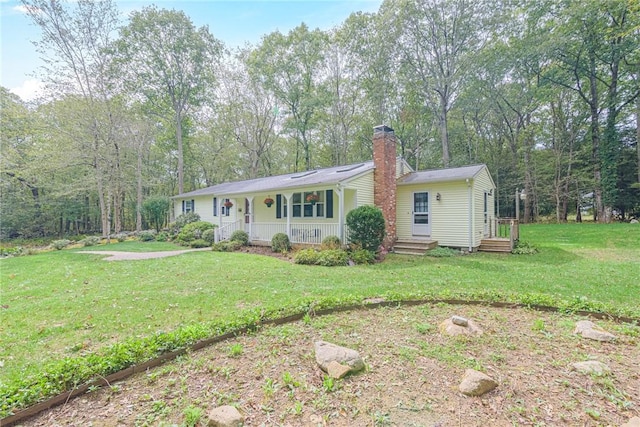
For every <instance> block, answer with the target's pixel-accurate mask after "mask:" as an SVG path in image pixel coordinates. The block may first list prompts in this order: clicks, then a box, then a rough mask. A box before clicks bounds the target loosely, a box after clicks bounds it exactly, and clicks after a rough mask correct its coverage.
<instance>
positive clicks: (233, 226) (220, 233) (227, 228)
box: [215, 219, 244, 243]
mask: <svg viewBox="0 0 640 427" xmlns="http://www.w3.org/2000/svg"><path fill="white" fill-rule="evenodd" d="M215 230H216V232H215V242H216V243H218V242H221V241H223V240H229V238H230V237H231V235H232V234H233V232H234V231H236V230H244V219H239V220H237V221H234V222H230V223H229V224H225V225H223V226H222V227H218V228H216V229H215Z"/></svg>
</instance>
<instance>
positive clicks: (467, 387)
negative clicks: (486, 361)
mask: <svg viewBox="0 0 640 427" xmlns="http://www.w3.org/2000/svg"><path fill="white" fill-rule="evenodd" d="M496 387H498V383H497V382H496V381H495V380H494V379H493V378H491V377H490V376H488V375H486V374H483V373H482V372H478V371H475V370H473V369H467V370H466V371H465V372H464V377H463V378H462V382H461V383H460V386H459V387H458V389H459V390H460V392H461V393H462V394H465V395H467V396H482V395H483V394H485V393H488V392H490V391H491V390H493V389H494V388H496Z"/></svg>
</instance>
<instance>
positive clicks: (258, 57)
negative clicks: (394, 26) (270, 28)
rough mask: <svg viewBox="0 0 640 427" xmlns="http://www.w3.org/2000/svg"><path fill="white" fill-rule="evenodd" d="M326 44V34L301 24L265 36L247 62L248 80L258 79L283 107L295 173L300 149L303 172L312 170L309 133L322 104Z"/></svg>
mask: <svg viewBox="0 0 640 427" xmlns="http://www.w3.org/2000/svg"><path fill="white" fill-rule="evenodd" d="M326 43H327V36H326V34H324V33H323V32H322V31H320V30H313V31H309V28H308V27H307V26H306V25H305V24H301V25H299V26H298V27H296V28H294V29H293V30H291V31H290V32H289V34H287V35H283V34H281V33H280V32H278V31H276V32H274V33H271V34H269V35H267V36H265V37H264V38H263V39H262V43H261V44H260V46H258V47H257V48H256V49H255V50H254V51H253V52H252V55H251V58H250V59H249V70H250V73H251V75H252V77H253V78H256V79H259V80H261V81H262V82H263V84H264V85H265V88H267V89H268V90H270V91H273V93H274V94H275V96H276V98H277V99H278V101H279V102H281V103H283V104H284V107H286V112H285V111H282V114H286V116H287V120H286V121H285V127H286V128H287V129H288V130H290V131H291V132H292V133H293V135H294V138H295V140H296V156H295V164H294V170H296V171H297V170H298V169H297V168H298V166H299V164H298V163H299V161H300V154H301V153H300V149H302V156H303V157H302V158H303V161H304V163H303V164H304V167H305V169H306V170H309V169H311V167H312V162H311V151H312V150H311V132H312V130H313V129H314V126H315V121H316V118H317V114H318V111H319V109H320V106H321V105H322V103H323V100H322V99H321V98H320V96H319V95H320V93H319V76H320V73H321V67H320V65H321V64H322V60H323V56H324V53H323V48H324V46H325V45H326ZM278 113H279V111H278Z"/></svg>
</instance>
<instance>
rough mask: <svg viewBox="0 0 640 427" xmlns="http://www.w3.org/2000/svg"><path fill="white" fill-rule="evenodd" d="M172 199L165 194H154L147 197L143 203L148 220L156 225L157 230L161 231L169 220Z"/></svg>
mask: <svg viewBox="0 0 640 427" xmlns="http://www.w3.org/2000/svg"><path fill="white" fill-rule="evenodd" d="M170 207H171V201H170V200H169V198H167V197H164V196H154V197H149V198H147V199H146V200H145V201H144V203H143V204H142V211H143V212H144V216H145V218H146V219H147V221H148V222H149V223H150V224H151V225H152V226H153V227H155V229H156V231H160V229H162V226H164V224H165V223H166V222H167V215H168V214H169V208H170Z"/></svg>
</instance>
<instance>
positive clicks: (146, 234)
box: [138, 230, 156, 242]
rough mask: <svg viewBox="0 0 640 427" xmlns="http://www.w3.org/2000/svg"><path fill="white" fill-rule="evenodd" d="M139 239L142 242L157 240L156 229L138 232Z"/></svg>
mask: <svg viewBox="0 0 640 427" xmlns="http://www.w3.org/2000/svg"><path fill="white" fill-rule="evenodd" d="M138 240H140V241H141V242H153V241H154V240H156V231H155V230H143V231H141V232H139V233H138Z"/></svg>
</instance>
